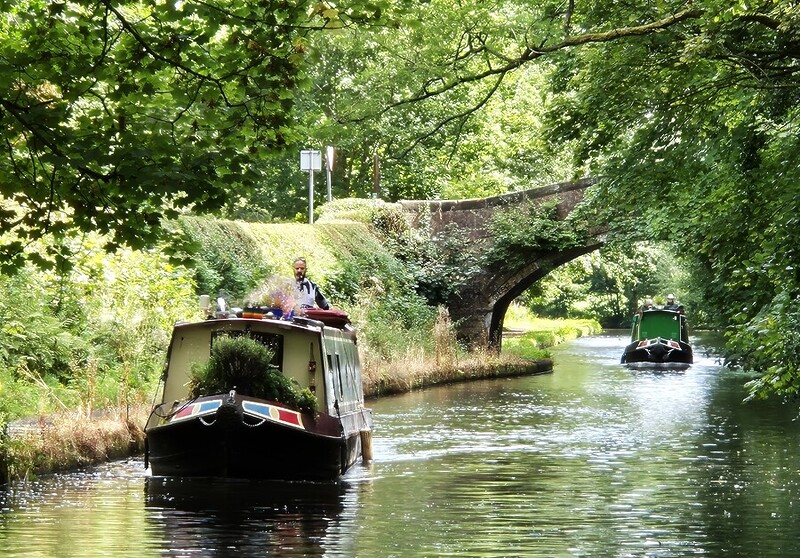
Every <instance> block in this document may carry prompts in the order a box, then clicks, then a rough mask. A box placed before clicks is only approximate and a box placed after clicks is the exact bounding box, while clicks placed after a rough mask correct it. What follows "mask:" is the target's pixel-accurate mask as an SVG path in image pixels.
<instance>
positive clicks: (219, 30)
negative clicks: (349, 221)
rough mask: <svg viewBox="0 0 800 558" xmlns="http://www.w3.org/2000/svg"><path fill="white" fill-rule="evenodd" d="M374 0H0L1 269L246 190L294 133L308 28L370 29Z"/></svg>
mask: <svg viewBox="0 0 800 558" xmlns="http://www.w3.org/2000/svg"><path fill="white" fill-rule="evenodd" d="M385 4H386V3H385V2H380V1H378V2H372V1H370V2H366V1H364V2H362V1H361V0H353V1H351V2H349V3H348V4H347V9H344V8H339V9H338V10H337V9H334V8H332V7H330V6H327V5H325V4H314V3H311V2H306V1H302V0H299V1H296V0H266V1H258V2H256V1H250V0H235V1H233V2H217V1H211V2H205V1H203V2H200V1H195V0H185V1H181V2H154V3H139V2H123V3H116V2H111V1H110V0H97V1H89V0H69V1H67V0H65V1H59V2H50V1H46V0H20V1H18V2H13V3H12V2H6V3H5V4H4V10H3V14H4V15H3V17H2V19H0V92H1V93H0V127H1V129H2V139H3V142H2V148H3V153H2V156H0V229H2V231H3V232H4V233H5V235H4V237H3V238H2V242H1V243H0V244H1V246H0V261H2V262H5V264H6V265H11V266H14V265H18V264H19V263H20V261H21V260H22V259H23V258H24V257H25V246H26V245H28V244H29V243H30V242H32V241H33V240H35V239H38V238H41V237H43V236H44V235H48V234H49V235H52V237H53V238H54V239H55V242H54V243H53V244H52V246H53V247H54V251H55V252H57V254H56V255H57V258H59V259H60V260H61V261H62V262H66V261H68V253H66V252H65V248H64V246H65V244H63V243H59V239H62V238H64V237H65V236H66V235H68V234H70V233H72V232H74V231H78V232H81V231H82V232H86V231H94V232H98V233H101V234H103V235H107V237H108V238H109V239H110V240H109V248H111V249H113V248H115V247H117V246H119V245H122V244H127V245H129V246H131V247H134V248H138V247H142V246H145V245H151V244H153V243H154V242H155V240H156V239H157V238H158V235H159V234H160V233H161V223H162V218H164V217H167V218H172V217H175V216H176V215H177V214H178V212H179V211H181V210H182V209H186V208H191V209H192V210H194V211H197V212H209V211H215V210H218V209H219V208H221V207H222V206H223V205H224V204H225V203H226V202H228V201H229V198H230V197H231V196H232V195H233V194H234V193H237V194H241V193H242V192H247V191H249V190H250V189H251V188H252V187H253V185H254V184H257V183H258V182H259V181H261V180H262V174H263V172H262V164H263V159H264V158H265V157H268V156H270V155H272V154H273V153H275V152H276V151H277V150H280V149H281V148H282V147H283V146H284V145H286V144H287V143H288V142H291V141H292V139H293V138H294V137H295V136H296V127H297V124H298V123H297V122H296V121H295V120H294V112H293V111H294V105H295V102H296V96H297V92H298V91H299V90H301V89H302V88H303V87H304V86H305V85H306V84H307V79H306V74H305V70H304V68H305V63H306V55H307V43H308V41H307V35H308V33H309V32H310V31H312V30H315V29H322V28H325V27H335V26H338V25H343V24H352V23H353V22H362V23H363V22H365V21H370V20H377V19H379V18H380V13H381V10H382V8H384V7H385ZM59 246H60V247H61V253H60V254H58V252H59ZM28 256H29V257H30V258H32V259H36V260H38V261H39V263H42V264H45V265H46V264H48V261H47V260H45V259H42V258H40V257H38V255H37V254H28Z"/></svg>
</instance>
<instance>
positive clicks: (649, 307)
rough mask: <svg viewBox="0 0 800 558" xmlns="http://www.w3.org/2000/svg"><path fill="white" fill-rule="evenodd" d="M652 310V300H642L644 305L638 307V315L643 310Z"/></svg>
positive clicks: (653, 306) (653, 305)
mask: <svg viewBox="0 0 800 558" xmlns="http://www.w3.org/2000/svg"><path fill="white" fill-rule="evenodd" d="M653 308H655V304H653V299H652V298H646V299H644V304H642V305H641V306H640V307H639V313H641V312H643V311H645V310H652V309H653Z"/></svg>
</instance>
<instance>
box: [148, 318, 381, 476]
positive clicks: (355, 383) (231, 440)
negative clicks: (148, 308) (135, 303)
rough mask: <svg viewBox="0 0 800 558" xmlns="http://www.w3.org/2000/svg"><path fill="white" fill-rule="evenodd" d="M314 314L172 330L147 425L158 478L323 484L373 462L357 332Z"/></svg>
mask: <svg viewBox="0 0 800 558" xmlns="http://www.w3.org/2000/svg"><path fill="white" fill-rule="evenodd" d="M309 314H310V315H313V318H311V317H308V316H304V317H299V316H297V317H296V316H291V317H290V318H288V319H279V318H277V317H276V316H275V315H273V314H272V313H266V314H264V315H263V316H262V315H261V314H245V315H248V316H258V317H244V318H243V317H238V316H237V315H236V313H234V312H224V311H223V312H216V313H214V315H213V316H212V317H210V318H208V319H205V320H200V321H197V322H186V323H178V324H176V325H175V327H174V330H173V333H172V339H171V341H170V345H169V350H168V353H167V360H166V365H165V368H164V372H163V377H162V381H161V384H160V386H159V395H160V397H158V396H157V398H156V399H157V402H156V403H155V404H154V406H153V409H152V411H151V413H150V416H149V418H148V421H147V425H146V427H145V448H146V449H145V466H146V467H148V466H149V467H150V468H151V470H152V474H153V475H154V476H182V477H200V476H205V477H225V478H253V479H269V480H320V481H323V480H335V479H337V478H339V477H340V476H341V475H343V474H344V473H345V472H346V471H347V470H348V468H350V466H351V465H353V464H354V463H355V462H356V461H357V460H358V459H359V458H361V459H362V460H365V461H366V460H369V459H371V451H372V449H371V439H372V438H371V433H372V427H373V423H372V413H371V411H370V410H369V409H367V408H366V407H365V406H364V393H363V388H362V384H361V366H360V363H359V356H358V348H357V346H356V333H355V330H354V329H353V328H352V326H351V325H350V324H349V321H348V320H346V319H343V313H342V312H338V311H328V312H326V311H322V310H315V311H313V312H309ZM239 315H242V312H241V311H240V312H239ZM345 316H346V315H345ZM265 361H266V362H265ZM214 370H216V371H217V372H214V373H212V372H210V371H214ZM219 370H222V373H221V374H220V373H219ZM220 378H221V379H220Z"/></svg>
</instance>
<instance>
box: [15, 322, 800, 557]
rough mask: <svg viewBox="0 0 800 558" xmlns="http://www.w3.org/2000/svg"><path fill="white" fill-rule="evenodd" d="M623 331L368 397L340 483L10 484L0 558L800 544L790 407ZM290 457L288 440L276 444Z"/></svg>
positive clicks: (754, 550)
mask: <svg viewBox="0 0 800 558" xmlns="http://www.w3.org/2000/svg"><path fill="white" fill-rule="evenodd" d="M693 342H694V344H695V349H696V353H697V355H696V363H695V364H694V365H693V366H692V367H691V368H689V369H688V370H686V371H682V372H653V371H649V372H641V371H631V370H628V369H627V368H625V367H623V366H621V365H620V364H619V356H620V354H621V352H622V348H623V346H624V344H625V336H624V335H623V334H622V333H619V334H617V333H615V332H611V333H608V334H605V335H598V336H592V337H587V338H583V339H579V340H577V341H575V342H572V343H568V344H565V345H562V346H560V347H557V348H556V349H555V350H554V359H555V362H556V365H555V369H554V372H553V373H552V374H547V375H543V376H534V377H524V378H513V379H501V380H490V381H480V382H472V383H466V384H459V385H453V386H446V387H439V388H433V389H428V390H424V391H421V392H417V393H411V394H406V395H401V396H395V397H389V398H384V399H380V400H377V401H372V402H371V406H372V407H373V409H374V412H375V424H376V431H375V435H374V453H375V461H374V462H373V463H372V464H371V465H369V466H363V465H358V466H356V467H355V468H354V469H352V470H351V471H350V472H349V473H348V474H347V475H346V477H345V479H344V480H343V481H342V482H339V483H332V484H313V483H266V482H251V481H227V482H226V481H219V480H217V481H214V480H192V481H188V480H179V479H164V478H154V477H151V476H150V475H149V474H148V472H147V471H145V470H144V469H143V465H142V462H141V460H138V459H133V460H128V461H123V462H117V463H112V464H109V465H107V466H103V467H100V468H97V469H91V470H87V471H83V472H79V473H74V474H68V475H58V476H53V477H48V478H45V479H41V480H40V481H37V482H32V483H28V484H26V485H17V486H14V487H13V488H11V489H9V490H6V491H0V556H2V557H6V558H9V557H26V558H31V557H44V558H50V557H82V558H85V557H94V556H103V557H105V556H113V557H132V558H140V557H142V558H144V557H194V556H220V557H222V556H280V557H295V556H331V557H334V556H335V557H340V556H341V557H393V556H397V557H406V556H409V557H416V556H425V557H427V556H431V557H434V556H435V557H441V556H474V557H489V556H491V557H517V556H535V557H551V556H552V557H560V556H564V557H572V556H598V557H627V556H636V557H640V556H642V557H644V556H648V557H650V556H652V557H661V556H665V557H666V556H705V557H717V556H720V557H731V556H736V557H744V556H747V557H752V556H760V557H771V556H774V557H787V556H800V536H798V533H800V513H799V512H800V487H799V486H798V479H799V478H800V477H799V475H798V473H800V449H798V448H799V447H800V444H798V440H799V435H800V425H798V423H797V422H796V421H795V417H796V415H797V405H796V404H795V405H782V404H780V403H779V402H775V401H770V402H755V403H749V404H743V403H742V399H743V397H744V390H743V387H742V386H743V383H744V382H745V381H746V380H747V379H748V377H747V376H745V375H742V374H741V373H737V372H733V371H730V370H727V369H725V368H723V367H722V366H720V365H719V363H718V362H717V361H716V360H715V358H714V357H713V351H714V347H715V341H714V340H713V339H712V338H710V337H704V336H702V335H699V336H697V337H695V338H694V339H693ZM276 458H279V457H276Z"/></svg>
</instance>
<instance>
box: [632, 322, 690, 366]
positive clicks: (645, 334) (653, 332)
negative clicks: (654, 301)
mask: <svg viewBox="0 0 800 558" xmlns="http://www.w3.org/2000/svg"><path fill="white" fill-rule="evenodd" d="M692 359H693V357H692V347H691V345H690V344H689V328H688V325H687V323H686V316H685V315H684V313H683V310H682V309H679V310H667V309H664V308H651V309H644V310H640V311H639V312H637V313H636V314H635V315H634V317H633V325H632V327H631V337H630V343H629V344H628V345H627V346H626V347H625V351H624V352H623V353H622V359H621V362H622V363H623V364H627V365H628V366H629V367H631V368H648V367H655V368H673V369H674V368H677V369H680V368H688V367H689V365H691V364H692Z"/></svg>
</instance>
